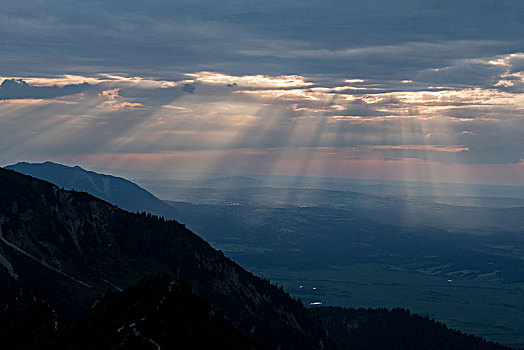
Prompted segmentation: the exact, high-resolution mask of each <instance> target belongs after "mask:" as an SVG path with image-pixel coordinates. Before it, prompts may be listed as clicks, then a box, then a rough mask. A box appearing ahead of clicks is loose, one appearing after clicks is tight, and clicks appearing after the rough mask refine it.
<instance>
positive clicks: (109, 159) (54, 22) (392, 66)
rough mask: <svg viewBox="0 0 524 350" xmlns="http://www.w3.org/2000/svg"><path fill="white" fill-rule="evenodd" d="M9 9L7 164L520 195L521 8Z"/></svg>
mask: <svg viewBox="0 0 524 350" xmlns="http://www.w3.org/2000/svg"><path fill="white" fill-rule="evenodd" d="M0 9H1V11H0V49H1V51H2V52H1V54H0V82H1V85H0V165H7V164H12V163H16V162H18V161H33V162H42V161H47V160H51V161H56V162H60V163H64V164H69V165H77V164H78V165H81V166H83V167H85V168H90V169H103V170H105V171H106V172H110V173H114V174H117V175H118V174H119V172H124V171H125V172H126V174H131V175H132V174H140V173H141V172H143V171H149V172H154V173H156V174H158V176H160V177H166V178H169V177H176V174H178V173H197V174H198V173H224V174H279V175H299V176H328V177H355V178H369V179H391V180H409V181H426V182H453V183H485V184H506V185H524V136H523V135H524V36H523V35H522V33H524V2H523V1H521V0H497V1H487V0H464V1H448V0H431V1H428V0H416V1H415V0H400V1H385V0H371V1H358V2H356V1H348V0H346V1H310V0H304V1H289V0H280V1H272V0H266V1H255V0H220V1H201V0H191V1H189V0H187V1H186V0H179V1H162V0H151V1H144V0H142V1H135V0H126V1H110V0H109V1H108V0H106V1H77V0H67V1H66V0H46V1H44V0H38V1H37V0H27V1H24V2H21V1H11V0H7V1H6V0H0ZM137 176H138V175H137Z"/></svg>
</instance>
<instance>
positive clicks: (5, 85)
mask: <svg viewBox="0 0 524 350" xmlns="http://www.w3.org/2000/svg"><path fill="white" fill-rule="evenodd" d="M90 88H91V85H89V84H88V83H82V84H72V85H66V86H63V87H61V86H32V85H30V84H28V83H26V82H25V81H23V80H22V79H5V80H4V81H3V82H2V85H0V100H7V99H23V98H54V97H61V96H67V95H73V94H78V93H80V92H83V91H86V90H88V89H90Z"/></svg>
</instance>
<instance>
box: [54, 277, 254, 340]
mask: <svg viewBox="0 0 524 350" xmlns="http://www.w3.org/2000/svg"><path fill="white" fill-rule="evenodd" d="M56 347H57V348H59V349H86V350H87V349H104V348H108V347H109V348H115V349H118V348H120V349H130V348H132V349H148V348H151V349H180V348H182V349H253V350H255V349H261V347H260V346H259V345H258V344H257V343H256V342H254V341H253V340H251V339H249V337H247V336H246V335H244V334H242V333H241V332H239V331H238V330H236V329H235V328H234V327H233V326H231V324H229V323H228V322H226V321H224V320H223V319H221V318H220V317H219V316H217V315H215V314H214V312H213V310H212V309H211V307H210V305H209V304H208V303H207V301H205V300H204V299H202V298H200V297H198V296H197V295H195V294H194V293H193V292H192V290H191V287H190V286H188V285H187V284H185V283H184V282H182V281H179V280H174V279H173V278H171V277H170V276H168V275H166V274H161V275H147V276H145V277H144V278H143V279H142V280H141V281H140V282H139V283H138V284H137V285H135V286H132V287H129V288H128V289H126V290H125V291H123V292H109V293H107V294H106V295H105V296H104V298H102V300H101V301H99V302H98V303H97V304H96V305H95V307H94V308H93V309H92V310H90V312H89V315H88V316H87V317H86V318H85V319H82V320H80V321H76V322H72V323H70V324H68V325H67V326H66V327H64V329H63V331H62V332H61V334H60V335H59V337H58V340H57V344H56Z"/></svg>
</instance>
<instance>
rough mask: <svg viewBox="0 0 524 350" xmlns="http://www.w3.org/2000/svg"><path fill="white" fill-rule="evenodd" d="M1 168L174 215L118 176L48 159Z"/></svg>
mask: <svg viewBox="0 0 524 350" xmlns="http://www.w3.org/2000/svg"><path fill="white" fill-rule="evenodd" d="M5 168H6V169H10V170H15V171H17V172H19V173H22V174H26V175H30V176H33V177H36V178H38V179H42V180H45V181H49V182H51V183H53V184H55V185H57V186H58V187H61V188H64V189H66V190H73V189H74V190H77V191H82V192H87V193H89V194H92V195H93V196H95V197H98V198H101V199H103V200H105V201H107V202H109V203H111V204H114V205H116V206H118V207H119V208H122V209H124V210H128V211H130V212H137V211H138V212H142V211H146V212H149V213H151V214H155V215H158V216H163V217H165V218H166V219H174V218H175V217H176V209H174V208H173V207H171V206H170V205H167V204H166V203H164V202H163V201H162V200H160V199H158V198H156V197H155V196H154V195H152V194H151V193H149V192H148V191H146V190H145V189H143V188H142V187H140V186H138V185H137V184H135V183H133V182H131V181H129V180H126V179H123V178H121V177H116V176H111V175H104V174H99V173H95V172H93V171H88V170H84V169H82V168H81V167H79V166H75V167H69V166H65V165H62V164H56V163H52V162H45V163H27V162H20V163H16V164H13V165H9V166H7V167H5Z"/></svg>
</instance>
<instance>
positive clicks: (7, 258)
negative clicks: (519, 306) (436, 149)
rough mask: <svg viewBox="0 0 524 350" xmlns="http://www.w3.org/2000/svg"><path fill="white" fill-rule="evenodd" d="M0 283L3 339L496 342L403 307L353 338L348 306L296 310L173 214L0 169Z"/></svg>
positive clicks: (316, 344) (72, 343)
mask: <svg viewBox="0 0 524 350" xmlns="http://www.w3.org/2000/svg"><path fill="white" fill-rule="evenodd" d="M151 274H153V275H151ZM167 274H168V275H167ZM144 276H146V277H144ZM170 276H174V277H176V279H174V278H173V277H170ZM0 291H1V293H0V337H1V338H0V339H2V348H6V349H28V348H30V349H48V348H53V349H54V348H63V349H82V348H86V349H87V348H106V349H113V348H115V349H116V348H122V347H123V348H134V349H165V348H172V347H176V346H181V347H184V348H186V347H188V346H189V347H193V348H209V347H213V348H224V349H226V348H228V349H229V348H239V349H240V348H241V349H249V348H254V349H256V348H266V349H277V348H280V349H334V348H351V349H367V348H377V347H376V346H371V345H373V344H385V347H382V348H391V349H394V348H399V347H397V346H396V345H395V344H396V343H395V342H392V341H389V338H391V339H393V338H394V337H398V336H397V335H396V334H397V333H398V332H399V330H400V332H401V333H400V334H406V336H407V339H405V340H404V342H403V343H402V344H403V345H404V346H405V347H403V348H406V349H408V348H410V349H414V348H417V349H437V348H439V347H435V345H434V344H437V345H438V344H450V346H449V347H447V348H449V349H503V348H504V347H502V346H499V345H497V344H493V343H488V342H485V341H483V340H481V339H480V338H476V337H473V336H467V335H464V334H462V333H459V332H456V331H450V330H447V329H445V330H442V327H440V326H439V325H435V323H431V322H429V323H425V324H424V329H426V332H427V333H428V334H436V335H435V337H437V338H436V339H435V338H430V339H428V341H426V342H424V339H423V338H420V337H415V336H411V335H410V334H412V333H410V332H409V329H410V328H411V327H413V323H410V322H409V319H410V317H412V316H411V315H408V317H407V320H408V322H402V323H400V322H397V320H396V319H395V318H394V317H393V318H391V317H378V318H377V317H372V318H369V317H368V318H367V319H368V320H371V321H373V322H371V323H370V322H368V323H367V324H371V325H373V327H381V329H382V330H381V331H380V332H377V336H376V337H369V336H359V334H360V333H359V330H360V329H361V328H360V326H359V325H360V324H364V323H365V322H361V321H359V320H353V321H351V324H349V323H347V322H349V321H348V320H349V318H348V317H345V316H344V315H343V313H344V312H350V311H344V310H346V309H342V311H340V312H341V313H342V316H340V315H341V314H340V313H338V314H337V315H333V313H330V312H326V313H322V311H321V309H318V310H316V312H312V311H311V310H309V309H306V308H304V306H303V305H302V303H301V302H300V301H298V300H295V299H293V298H291V297H290V296H289V294H287V293H285V292H284V291H283V289H282V288H277V287H276V286H274V285H272V284H271V283H269V281H267V280H262V279H260V278H258V277H256V276H254V275H252V274H251V273H249V272H247V271H245V270H244V269H242V268H241V267H240V266H238V265H237V264H235V263H234V262H232V261H231V260H229V259H228V258H226V257H224V255H223V254H222V252H220V251H216V250H215V249H213V248H212V247H211V246H210V245H209V244H207V243H206V242H205V241H203V240H202V239H201V238H199V237H198V236H196V235H195V234H193V233H192V232H190V231H189V230H187V229H186V228H185V227H184V225H182V224H180V223H178V222H176V221H172V220H165V219H163V218H160V217H157V216H155V215H151V214H146V213H141V214H139V213H135V214H133V213H129V212H126V211H124V210H122V209H120V208H117V207H116V206H114V205H111V204H109V203H107V202H104V201H102V200H100V199H98V198H95V197H93V196H91V195H89V194H86V193H82V192H76V191H67V190H62V189H60V188H58V187H57V186H55V185H53V184H51V183H48V182H45V181H42V180H37V179H35V178H32V177H30V176H27V175H22V174H20V173H17V172H15V171H11V170H4V169H1V168H0ZM104 294H105V296H104ZM380 320H383V322H382V323H381V321H380ZM323 322H324V323H323ZM348 325H350V326H351V329H348V328H347V327H348ZM435 327H437V328H435ZM341 329H342V331H340V330H341ZM343 329H348V332H347V334H346V333H344V331H343ZM362 329H363V330H364V331H365V332H369V329H370V328H369V327H367V328H366V327H363V328H362ZM418 329H419V328H417V331H418ZM349 330H351V332H349ZM437 330H438V332H437ZM332 334H334V335H336V336H332ZM362 334H364V335H365V334H367V333H362ZM348 336H349V337H350V338H346V337H348ZM210 344H211V345H210ZM390 345H391V346H390ZM393 345H395V346H393Z"/></svg>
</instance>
